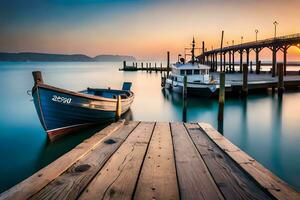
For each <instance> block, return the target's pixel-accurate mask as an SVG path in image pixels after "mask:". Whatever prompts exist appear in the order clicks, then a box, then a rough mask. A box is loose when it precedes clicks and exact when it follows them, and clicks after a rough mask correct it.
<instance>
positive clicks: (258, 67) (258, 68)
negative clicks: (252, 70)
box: [256, 60, 261, 74]
mask: <svg viewBox="0 0 300 200" xmlns="http://www.w3.org/2000/svg"><path fill="white" fill-rule="evenodd" d="M256 66H257V69H256V70H257V71H256V74H260V66H261V61H260V60H259V61H258V64H257V65H256Z"/></svg>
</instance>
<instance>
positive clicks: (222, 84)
mask: <svg viewBox="0 0 300 200" xmlns="http://www.w3.org/2000/svg"><path fill="white" fill-rule="evenodd" d="M224 102H225V72H220V88H219V111H218V120H219V121H223V118H224Z"/></svg>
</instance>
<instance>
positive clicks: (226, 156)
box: [0, 120, 300, 200]
mask: <svg viewBox="0 0 300 200" xmlns="http://www.w3.org/2000/svg"><path fill="white" fill-rule="evenodd" d="M0 199H1V200H4V199H13V200H15V199H174V200H175V199H234V200H236V199H289V200H293V199H295V200H296V199H300V193H299V192H297V191H295V190H294V189H292V188H291V187H290V186H289V185H287V184H286V183H285V182H284V181H282V180H281V179H280V178H278V177H277V176H275V175H274V174H272V173H271V172H270V171H269V170H267V169H266V168H264V167H263V166H262V165H261V164H260V163H258V162H257V161H256V160H254V159H253V158H251V157H250V156H249V155H247V154H246V153H245V152H243V151H242V150H241V149H239V148H238V147H236V146H235V145H234V144H232V143H231V142H230V141H229V140H227V139H226V138H225V137H224V136H223V135H221V134H220V133H218V132H217V131H216V130H215V129H214V128H213V127H212V126H211V125H209V124H206V123H181V122H177V123H168V122H165V123H161V122H139V121H124V120H121V121H118V122H116V123H113V124H111V125H110V126H108V127H106V128H105V129H103V130H102V131H100V132H98V133H96V134H95V135H94V136H92V137H91V138H89V139H87V140H85V141H83V142H82V143H81V144H79V145H78V146H77V147H75V148H74V149H72V150H71V151H69V152H68V153H66V154H65V155H63V156H61V157H60V158H58V159H57V160H55V161H54V162H52V163H50V164H49V165H48V166H46V167H44V168H43V169H41V170H39V171H38V172H36V173H35V174H33V175H32V176H31V177H29V178H27V179H26V180H24V181H22V182H21V183H19V184H17V185H16V186H14V187H12V188H11V189H9V190H7V191H6V192H4V193H2V194H1V195H0Z"/></svg>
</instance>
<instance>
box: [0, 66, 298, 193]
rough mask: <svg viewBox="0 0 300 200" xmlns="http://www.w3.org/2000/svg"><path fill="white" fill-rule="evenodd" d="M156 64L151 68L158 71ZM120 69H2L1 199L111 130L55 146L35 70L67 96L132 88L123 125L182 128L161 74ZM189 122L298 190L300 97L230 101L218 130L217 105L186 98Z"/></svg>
mask: <svg viewBox="0 0 300 200" xmlns="http://www.w3.org/2000/svg"><path fill="white" fill-rule="evenodd" d="M152 65H153V64H152ZM121 67H122V63H121V62H0V97H1V98H0V162H1V164H0V192H3V191H5V190H7V189H9V188H10V187H12V186H14V185H15V184H17V183H19V182H20V181H22V180H24V179H25V178H27V177H29V176H30V175H32V174H33V173H35V172H36V171H38V170H39V169H41V168H43V167H44V166H46V165H47V164H49V163H51V162H52V161H54V160H55V159H57V158H58V157H60V156H61V155H63V154H65V153H66V152H68V151H70V150H71V149H72V148H73V147H75V146H76V145H78V144H79V143H80V142H82V141H83V140H84V139H86V138H88V137H90V136H92V135H93V134H95V133H96V132H98V131H99V130H101V129H102V128H103V127H105V125H102V126H99V127H93V128H91V129H87V130H84V131H82V132H79V133H76V134H72V135H68V136H66V137H63V138H61V139H59V140H56V141H54V142H49V141H48V139H47V135H46V133H45V131H44V130H43V128H42V125H41V123H40V121H39V119H38V116H37V113H36V110H35V107H34V104H33V101H32V96H31V93H30V90H31V88H32V86H33V78H32V71H35V70H40V71H42V75H43V78H44V82H45V83H47V84H50V85H53V86H56V87H61V88H65V89H68V90H74V91H80V90H83V89H85V88H87V87H96V88H108V87H110V88H116V89H119V88H121V87H122V84H123V82H125V81H129V82H132V83H133V86H132V90H133V92H134V93H135V99H134V102H133V104H132V106H131V109H130V111H129V112H128V113H127V114H126V116H125V118H126V119H128V120H139V121H161V122H168V121H171V122H175V121H182V118H183V109H182V105H183V102H182V96H180V95H178V94H173V93H170V92H168V91H165V90H164V89H162V88H161V76H162V74H161V73H159V72H157V73H156V72H152V73H147V72H145V71H143V72H142V71H138V72H124V71H119V68H121ZM186 117H187V121H188V122H207V123H210V124H212V125H213V126H214V127H215V128H216V129H217V130H219V131H220V132H222V134H223V135H224V136H225V137H226V138H228V139H229V140H230V141H231V142H232V143H234V144H235V145H237V146H238V147H239V148H241V149H242V150H243V151H245V152H246V153H248V154H249V155H250V156H252V157H253V158H255V159H256V160H257V161H259V162H260V163H261V164H262V165H264V166H265V167H266V168H268V169H269V170H270V171H272V172H273V173H274V174H276V175H277V176H279V177H280V178H281V179H283V180H284V181H286V182H287V183H288V184H290V185H291V186H292V187H294V188H295V189H297V190H300V181H299V180H300V158H299V155H300V91H299V90H296V91H286V92H285V93H284V94H283V97H282V98H278V96H277V94H276V93H275V94H274V93H272V92H271V91H266V92H263V93H259V94H249V95H248V97H247V98H240V97H226V100H225V107H224V122H223V123H222V124H221V123H218V100H217V99H214V98H212V99H211V98H188V102H187V116H186Z"/></svg>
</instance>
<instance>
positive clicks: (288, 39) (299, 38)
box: [200, 33, 300, 56]
mask: <svg viewBox="0 0 300 200" xmlns="http://www.w3.org/2000/svg"><path fill="white" fill-rule="evenodd" d="M295 42H296V43H297V42H299V43H300V33H297V34H291V35H285V36H279V37H273V38H268V39H263V40H257V41H251V42H246V43H242V44H236V45H231V46H227V47H223V48H222V49H221V48H218V49H214V50H211V51H206V52H204V54H202V55H206V54H211V53H214V52H215V53H217V52H224V51H230V50H239V49H246V48H256V47H267V46H273V45H274V44H276V43H280V44H281V43H295ZM200 56H201V55H200Z"/></svg>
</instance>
